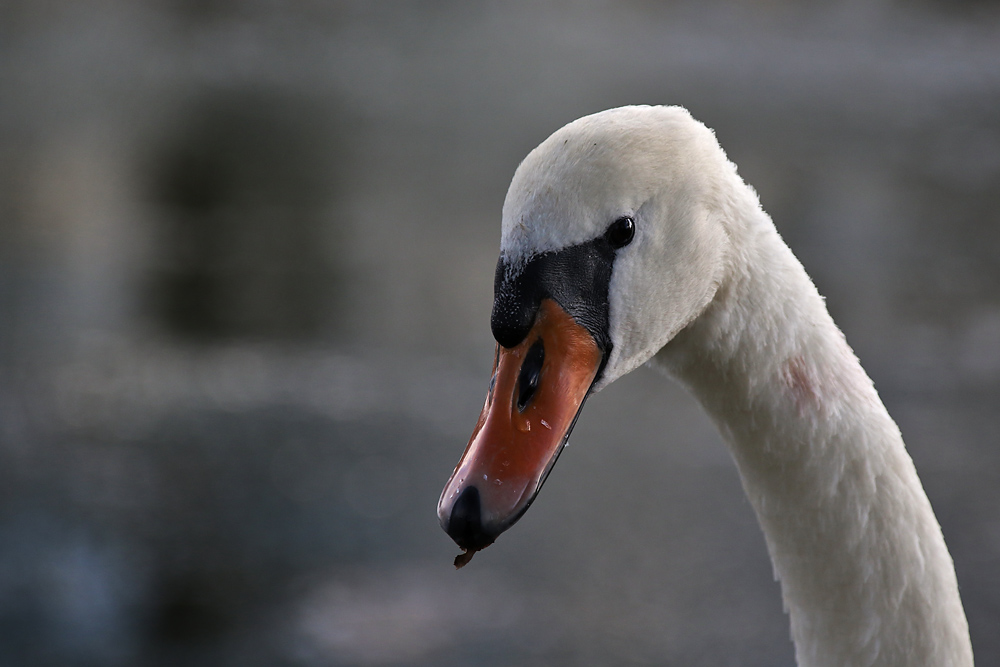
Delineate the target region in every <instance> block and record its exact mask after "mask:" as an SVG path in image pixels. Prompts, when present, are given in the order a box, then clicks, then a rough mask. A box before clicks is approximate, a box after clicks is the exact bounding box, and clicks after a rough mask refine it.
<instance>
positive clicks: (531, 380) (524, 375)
mask: <svg viewBox="0 0 1000 667" xmlns="http://www.w3.org/2000/svg"><path fill="white" fill-rule="evenodd" d="M544 362H545V345H544V344H543V343H542V339H541V338H539V339H538V340H536V341H535V343H534V344H533V345H532V346H531V348H530V349H529V350H528V354H526V355H525V356H524V364H522V366H521V374H520V375H518V378H517V386H518V393H517V409H518V410H520V411H521V412H524V409H525V408H526V407H527V406H528V403H529V402H530V401H531V397H532V396H534V395H535V390H536V389H538V382H539V380H540V379H541V377H542V364H543V363H544Z"/></svg>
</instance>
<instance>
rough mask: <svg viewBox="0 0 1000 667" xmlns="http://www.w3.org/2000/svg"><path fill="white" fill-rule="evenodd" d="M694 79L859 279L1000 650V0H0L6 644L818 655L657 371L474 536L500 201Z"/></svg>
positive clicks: (620, 659)
mask: <svg viewBox="0 0 1000 667" xmlns="http://www.w3.org/2000/svg"><path fill="white" fill-rule="evenodd" d="M628 103H671V104H682V105H685V106H687V107H689V108H690V109H691V110H692V111H693V113H694V114H695V116H696V117H698V118H700V119H702V120H703V121H705V122H706V123H707V124H708V125H709V126H711V127H713V128H715V130H716V131H717V135H718V137H719V139H720V141H721V143H722V144H723V146H724V147H725V148H726V150H727V151H728V152H729V154H730V157H731V158H732V159H733V160H734V161H735V162H736V163H737V164H738V165H739V166H740V171H741V173H742V174H743V175H744V177H745V178H746V179H747V181H748V182H750V183H752V184H753V185H754V186H755V187H756V188H757V189H758V191H759V193H760V195H761V199H762V201H763V204H764V206H765V208H766V209H767V210H768V211H769V212H770V213H771V214H772V216H773V217H774V219H775V222H776V224H777V225H778V227H779V229H780V231H781V232H782V234H783V235H784V237H785V238H786V240H787V241H788V242H789V244H790V245H791V246H792V247H793V249H794V250H795V251H796V253H797V254H798V255H799V257H800V258H801V259H802V260H803V262H804V264H805V265H806V268H807V269H808V270H809V271H810V273H811V274H812V275H813V276H814V278H815V279H816V282H817V284H818V285H819V287H820V290H821V291H822V292H823V293H824V294H825V295H826V296H827V297H828V304H829V306H830V309H831V311H832V312H833V314H834V317H835V319H837V321H838V322H839V323H840V324H841V326H842V327H843V328H844V329H845V332H846V333H847V335H848V340H849V341H850V342H851V343H852V345H853V346H854V347H855V349H856V351H857V352H858V354H859V355H860V357H861V359H862V362H863V363H864V364H865V366H866V368H867V369H868V370H869V371H870V373H871V374H872V376H873V378H874V379H875V381H876V385H877V386H878V388H879V390H880V392H881V394H882V396H883V398H884V400H885V402H886V404H887V406H888V407H889V410H890V412H891V413H892V414H893V415H894V416H895V417H896V419H897V421H898V422H899V424H900V427H901V429H902V431H903V434H904V437H905V439H906V441H907V443H908V447H909V449H910V452H911V454H912V455H913V457H914V460H915V462H916V465H917V468H918V471H919V473H920V475H921V477H922V479H923V481H924V484H925V486H926V488H927V491H928V494H929V495H930V497H931V501H932V503H933V504H934V506H935V509H936V511H937V514H938V517H939V519H940V520H941V523H942V527H943V530H944V533H945V536H946V539H947V540H948V542H949V545H950V547H951V549H952V553H953V555H954V558H955V563H956V568H957V571H958V577H959V581H960V584H961V587H962V595H963V599H964V601H965V604H966V610H967V613H968V617H969V622H970V626H971V629H972V633H973V643H974V646H975V649H976V653H977V658H978V663H979V664H981V665H990V664H994V663H997V662H998V661H1000V642H998V640H997V638H996V632H995V628H996V627H997V625H998V624H1000V579H998V575H997V574H996V573H997V572H998V571H1000V568H998V567H997V566H998V564H1000V479H998V476H1000V453H998V446H997V437H996V433H998V432H1000V424H998V419H1000V418H998V416H997V415H998V411H997V409H996V406H997V404H998V398H1000V289H998V284H1000V115H998V114H997V109H998V108H1000V12H998V10H997V8H996V6H995V5H994V4H993V3H987V2H979V3H960V4H958V5H955V4H946V3H932V2H927V3H923V4H920V3H918V4H912V5H905V6H904V5H901V4H898V3H861V2H837V3H823V4H819V3H816V4H811V3H805V4H802V3H796V4H792V3H785V2H762V3H750V4H747V3H726V2H708V3H705V2H701V3H695V2H677V3H669V4H664V5H662V6H661V5H660V4H657V3H645V2H629V3H619V4H610V3H607V4H603V3H588V4H580V5H573V6H568V5H563V4H560V3H539V4H533V5H531V6H530V7H520V8H511V7H506V6H502V5H494V4H489V3H487V4H480V5H475V6H472V5H466V4H463V3H451V2H438V3H417V2H407V3H392V4H388V3H354V2H339V3H329V4H324V3H300V4H296V5H294V6H291V5H290V6H284V5H278V4H274V3H267V2H237V1H225V0H215V1H213V2H208V3H192V2H180V1H170V2H168V1H166V0H164V1H162V2H152V1H150V2H142V3H125V2H118V1H115V0H108V1H105V2H88V3H56V4H55V5H53V6H51V7H49V6H46V7H42V6H40V5H37V4H35V3H29V2H8V3H6V4H4V5H2V6H0V662H2V663H3V664H11V665H49V664H52V665H56V664H58V665H116V664H123V665H124V664H128V665H132V664H150V665H159V664H163V665H168V664H169V665H174V664H193V665H202V664H204V665H219V664H223V665H227V664H233V665H236V664H239V665H253V664H262V665H263V664H267V665H273V664H287V665H469V664H477V665H514V664H516V665H534V664H538V665H543V664H544V665H554V664H556V665H562V664H565V665H606V664H705V665H728V664H733V665H736V664H739V665H791V664H793V653H792V648H791V645H790V642H789V640H788V629H787V619H786V617H785V616H784V615H783V613H782V609H781V602H780V592H779V590H778V586H777V584H775V583H774V582H773V578H772V573H771V569H770V564H769V562H768V559H767V555H766V550H765V547H764V543H763V540H762V538H761V535H760V533H759V529H758V528H757V526H756V522H755V520H754V517H753V514H752V511H751V510H750V508H749V505H748V504H747V502H746V501H745V500H744V498H743V495H742V491H741V489H740V485H739V480H738V477H737V475H736V472H735V469H734V468H733V466H732V463H731V462H730V461H729V459H728V455H727V453H726V451H725V449H724V447H723V446H722V445H721V442H720V440H719V438H718V436H717V435H716V433H715V431H714V429H713V427H712V426H711V424H709V423H708V421H707V420H706V418H705V417H704V416H703V415H702V413H701V411H700V409H699V407H698V406H697V405H696V404H695V403H694V402H693V401H692V399H691V398H690V397H688V396H687V395H686V394H684V393H683V392H682V391H680V390H679V389H678V388H677V387H675V386H674V385H672V384H671V383H670V382H669V381H667V380H666V379H664V378H661V377H659V376H657V375H656V374H654V373H652V372H650V371H648V370H645V369H643V370H640V371H637V372H636V373H634V374H633V375H631V376H629V377H627V378H625V379H623V380H622V381H620V382H619V383H616V385H615V386H612V387H610V388H609V389H607V390H606V391H604V392H602V393H601V394H600V395H598V396H596V397H594V398H593V399H592V400H591V401H589V402H588V407H587V410H586V412H585V414H584V415H583V417H582V418H581V420H580V423H579V425H578V427H577V429H576V431H575V432H574V438H573V443H572V445H571V447H570V448H569V450H568V451H567V452H566V453H565V455H563V456H562V457H561V459H560V462H559V465H558V467H557V470H556V471H555V472H554V474H553V475H552V477H551V478H550V480H549V481H548V483H547V484H546V488H545V489H544V491H543V492H542V494H541V496H540V498H539V500H538V502H537V503H535V504H534V505H533V507H532V509H531V511H530V512H529V513H528V514H527V515H526V516H525V517H524V519H523V520H522V521H521V522H520V523H519V524H518V526H517V527H516V528H515V529H513V530H512V531H510V532H509V533H506V534H505V535H504V536H503V537H502V538H501V540H500V541H499V543H498V544H496V545H495V546H492V547H490V549H488V550H486V551H485V552H483V553H482V554H479V555H477V556H476V558H475V560H474V561H473V562H472V563H471V564H470V566H469V567H467V568H465V569H464V570H462V571H461V572H457V573H456V572H454V571H453V570H452V568H451V559H452V557H453V556H454V555H455V553H456V551H455V548H454V546H453V545H452V544H451V543H450V540H449V539H448V538H447V536H445V535H444V533H443V532H442V531H441V530H440V529H439V527H438V526H437V520H436V517H435V515H434V506H435V503H436V500H437V494H438V493H439V491H440V487H441V485H442V484H443V482H444V481H445V478H446V477H447V475H448V473H449V472H450V470H451V468H452V466H453V465H454V464H455V462H456V461H457V458H458V456H459V454H460V452H461V451H462V448H463V447H464V445H465V442H466V439H467V437H468V435H469V432H470V431H471V429H472V426H473V422H474V419H475V417H476V415H477V414H478V411H479V408H480V407H481V401H482V399H483V395H484V393H485V390H486V383H487V379H488V378H487V377H486V376H487V373H488V366H489V363H490V354H491V350H492V347H493V343H492V338H491V336H490V332H489V327H488V318H489V309H490V306H491V301H492V275H493V266H494V263H495V261H496V252H497V245H498V243H497V242H498V239H499V211H500V205H501V203H502V201H503V196H504V193H505V191H506V187H507V184H508V182H509V179H510V176H511V175H512V173H513V170H514V168H515V167H516V165H517V163H518V161H519V160H520V159H521V157H523V155H524V154H525V153H526V152H527V151H528V150H530V149H531V148H532V147H533V146H534V145H536V144H537V143H538V142H539V141H541V140H542V139H543V138H544V137H545V136H547V135H548V134H549V133H550V132H551V131H553V130H555V129H556V128H557V127H559V126H561V125H562V124H564V123H566V122H568V121H569V120H572V119H573V118H576V117H578V116H581V115H583V114H585V113H590V112H593V111H596V110H599V109H602V108H607V107H611V106H617V105H620V104H628Z"/></svg>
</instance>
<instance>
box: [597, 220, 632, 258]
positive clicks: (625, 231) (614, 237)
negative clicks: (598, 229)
mask: <svg viewBox="0 0 1000 667" xmlns="http://www.w3.org/2000/svg"><path fill="white" fill-rule="evenodd" d="M633 236H635V220H633V219H632V218H630V217H628V216H627V215H626V216H624V217H621V218H618V219H617V220H615V221H614V222H612V223H611V226H610V227H608V231H606V232H604V238H606V239H607V240H608V243H610V244H611V247H612V248H614V249H615V250H618V248H624V247H625V246H627V245H628V244H629V243H631V242H632V237H633Z"/></svg>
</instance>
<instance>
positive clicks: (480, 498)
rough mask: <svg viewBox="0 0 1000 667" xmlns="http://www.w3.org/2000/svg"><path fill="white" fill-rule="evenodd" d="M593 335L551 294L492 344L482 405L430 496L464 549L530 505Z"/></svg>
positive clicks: (580, 391) (567, 427) (556, 448)
mask: <svg viewBox="0 0 1000 667" xmlns="http://www.w3.org/2000/svg"><path fill="white" fill-rule="evenodd" d="M602 356H603V355H602V353H601V350H600V349H599V347H598V345H597V343H596V342H595V341H594V338H593V336H591V334H590V332H589V331H587V329H586V328H584V327H583V326H581V325H580V324H577V322H576V321H575V320H574V319H573V317H572V316H570V315H569V314H568V313H567V312H566V311H565V310H563V309H562V308H561V307H560V306H559V305H558V304H556V302H555V301H553V300H552V299H544V300H543V301H542V303H541V306H540V307H539V310H538V313H537V316H536V318H535V322H534V325H533V326H532V328H531V330H530V331H529V332H528V335H527V336H526V337H525V338H524V340H523V341H522V342H521V343H520V344H518V345H517V346H516V347H514V348H505V347H502V346H500V345H497V350H496V357H495V360H494V363H493V378H492V380H491V381H490V390H489V393H488V394H487V395H486V405H485V406H484V407H483V411H482V413H481V414H480V415H479V421H478V422H476V427H475V429H474V430H473V432H472V438H471V439H470V440H469V444H468V446H467V447H466V449H465V453H464V454H463V455H462V459H461V460H460V461H459V462H458V466H457V467H456V468H455V471H454V472H453V473H452V475H451V479H449V480H448V483H447V484H446V485H445V487H444V491H443V492H442V493H441V499H440V500H439V501H438V519H439V520H440V521H441V526H442V527H443V528H444V529H445V531H446V532H447V533H448V534H449V535H450V536H451V537H452V539H454V540H455V542H456V543H457V544H458V546H460V547H462V549H463V550H464V551H465V553H464V554H463V555H461V556H459V557H458V558H457V559H456V560H455V565H456V566H457V567H461V566H462V565H464V564H465V563H466V562H468V560H469V559H471V558H472V554H473V553H475V552H476V551H479V550H480V549H484V548H485V547H487V546H489V545H490V544H492V543H493V541H494V540H495V539H496V538H497V536H498V535H499V534H500V533H502V532H503V531H505V530H506V529H508V528H510V526H512V525H513V524H514V522H515V521H517V520H518V519H519V518H521V515H522V514H524V512H525V511H526V510H527V509H528V506H529V505H531V502H532V500H534V498H535V494H537V493H538V490H539V488H541V486H542V483H543V482H544V481H545V478H546V477H547V476H548V474H549V471H550V470H551V469H552V466H553V465H554V464H555V462H556V459H557V458H558V457H559V453H560V452H561V451H562V449H563V447H564V446H565V444H566V442H567V440H568V439H569V434H570V431H571V430H572V428H573V424H574V423H575V422H576V418H577V415H578V414H579V413H580V409H581V407H582V406H583V402H584V400H585V399H586V398H587V394H588V392H589V391H590V387H591V385H592V384H593V382H594V378H595V377H596V376H597V373H598V371H599V370H600V367H601V361H602Z"/></svg>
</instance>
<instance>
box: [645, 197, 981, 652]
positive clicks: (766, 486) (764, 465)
mask: <svg viewBox="0 0 1000 667" xmlns="http://www.w3.org/2000/svg"><path fill="white" fill-rule="evenodd" d="M739 188H742V190H739V192H737V194H736V196H734V197H733V198H732V201H733V202H734V203H733V205H732V206H731V207H730V210H728V211H724V212H723V214H724V215H727V216H729V225H730V229H729V233H730V234H731V236H732V238H731V240H732V248H733V249H734V250H733V251H732V252H731V253H730V256H729V257H728V258H727V262H728V266H727V267H726V274H725V279H724V280H723V282H722V283H721V284H720V286H719V289H718V292H717V293H716V295H715V298H714V300H713V301H712V303H711V304H710V305H709V307H708V308H707V310H706V311H705V312H704V313H702V315H701V316H700V317H698V318H697V319H696V320H695V321H694V322H693V323H692V324H691V325H689V326H688V327H687V328H686V329H685V330H683V331H682V332H681V333H680V334H679V335H677V336H676V337H675V338H674V340H673V341H672V342H671V343H669V344H668V345H667V346H666V347H665V348H664V349H663V350H662V351H661V352H660V353H659V354H658V355H657V357H656V358H655V360H654V363H655V364H658V365H661V366H663V367H664V368H666V369H667V370H668V371H669V372H670V373H671V374H672V375H674V376H675V377H676V378H678V379H679V380H680V381H681V382H682V383H683V384H685V385H686V386H687V387H688V388H689V389H690V390H691V391H692V393H693V394H694V395H695V396H696V397H697V398H698V399H699V400H700V402H701V403H702V404H703V405H704V406H705V408H706V410H707V411H708V412H709V414H710V415H711V416H712V418H713V419H714V421H715V422H716V423H717V424H718V426H719V428H720V430H721V431H722V433H723V436H724V438H725V440H726V442H727V443H728V446H729V448H730V450H731V453H732V455H733V458H734V459H735V461H736V464H737V466H738V468H739V472H740V476H741V479H742V482H743V487H744V490H745V491H746V494H747V496H748V498H749V500H750V502H751V504H752V505H753V508H754V510H755V512H756V514H757V517H758V520H759V522H760V524H761V527H762V528H763V531H764V534H765V537H766V541H767V545H768V549H769V551H770V555H771V559H772V562H773V564H774V568H775V575H776V577H777V578H778V579H779V580H780V582H781V587H782V595H783V598H784V603H785V607H786V610H787V611H788V614H789V616H790V619H791V626H792V639H793V641H794V642H795V648H796V656H797V659H798V663H799V665H801V666H803V667H805V666H810V667H814V666H821V665H830V666H834V665H837V666H841V665H907V666H909V667H913V666H917V665H926V666H928V667H930V666H931V665H938V666H939V665H951V666H970V665H972V662H973V660H972V648H971V644H970V641H969V633H968V625H967V623H966V619H965V614H964V611H963V609H962V604H961V600H960V599H959V594H958V585H957V582H956V579H955V572H954V566H953V564H952V560H951V556H950V555H949V553H948V550H947V547H946V546H945V543H944V539H943V537H942V535H941V530H940V527H939V525H938V523H937V520H936V518H935V517H934V513H933V511H932V509H931V506H930V503H929V502H928V500H927V496H926V494H925V493H924V490H923V488H922V486H921V484H920V481H919V479H918V478H917V474H916V471H915V469H914V466H913V463H912V461H911V459H910V457H909V455H908V454H907V452H906V450H905V448H904V445H903V441H902V438H901V436H900V433H899V430H898V428H897V427H896V424H895V423H894V422H893V421H892V419H891V417H890V416H889V414H888V413H887V411H886V409H885V407H884V406H883V404H882V402H881V400H880V399H879V397H878V394H877V393H876V391H875V389H874V386H873V385H872V382H871V380H870V379H869V378H868V376H867V375H866V374H865V372H864V370H863V369H862V368H861V365H860V364H859V362H858V360H857V358H856V357H855V355H854V353H853V352H852V350H851V349H850V348H849V347H848V345H847V343H846V341H845V340H844V337H843V335H842V334H841V332H840V330H839V329H838V328H837V327H836V325H835V324H834V323H833V320H832V319H831V318H830V316H829V314H828V312H827V310H826V307H825V304H824V303H823V300H822V298H821V297H820V296H819V294H818V292H817V291H816V288H815V287H814V285H813V284H812V282H811V280H810V279H809V277H808V276H807V275H806V273H805V270H804V269H803V268H802V266H801V264H800V263H799V262H798V260H797V259H796V258H795V257H794V256H793V255H792V253H791V251H790V250H789V249H788V247H787V246H786V245H785V244H784V242H783V241H782V240H781V238H780V237H779V236H778V233H777V231H776V230H775V229H774V225H773V224H772V222H771V221H770V219H769V218H768V217H767V215H766V214H765V213H763V211H761V210H760V208H759V206H758V205H757V203H756V197H755V196H753V193H752V191H750V190H749V188H747V187H746V186H744V185H743V184H742V183H739Z"/></svg>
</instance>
